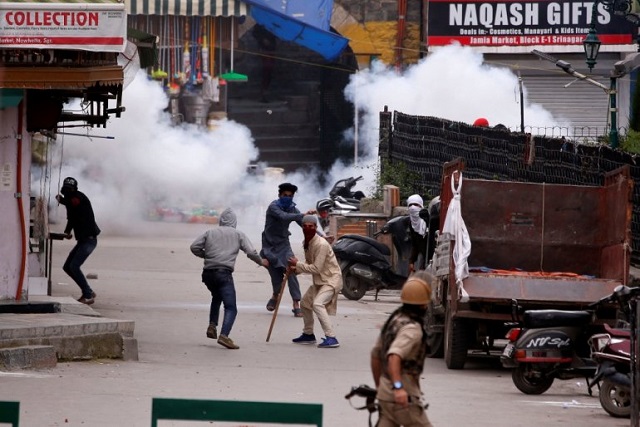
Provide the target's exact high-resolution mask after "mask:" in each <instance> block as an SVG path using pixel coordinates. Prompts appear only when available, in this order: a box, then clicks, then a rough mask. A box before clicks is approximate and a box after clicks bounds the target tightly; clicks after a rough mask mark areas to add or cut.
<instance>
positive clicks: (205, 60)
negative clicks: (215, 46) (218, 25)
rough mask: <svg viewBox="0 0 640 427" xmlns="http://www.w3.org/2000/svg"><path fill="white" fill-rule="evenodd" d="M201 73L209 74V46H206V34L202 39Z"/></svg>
mask: <svg viewBox="0 0 640 427" xmlns="http://www.w3.org/2000/svg"><path fill="white" fill-rule="evenodd" d="M202 75H203V76H204V77H207V76H208V75H209V46H207V36H204V39H203V40H202Z"/></svg>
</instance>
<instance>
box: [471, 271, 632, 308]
mask: <svg viewBox="0 0 640 427" xmlns="http://www.w3.org/2000/svg"><path fill="white" fill-rule="evenodd" d="M463 284H464V289H465V291H467V293H468V294H469V299H470V300H473V301H479V300H482V301H495V302H501V301H502V302H504V301H509V300H511V299H516V300H518V302H519V303H529V302H531V303H535V302H545V303H549V304H556V303H569V304H590V303H592V302H594V301H597V300H598V299H600V298H602V297H603V296H604V295H607V294H609V293H611V292H613V289H614V288H615V287H616V286H618V285H619V284H620V281H618V280H613V279H588V278H580V277H552V276H544V277H536V276H533V275H532V276H526V275H521V274H518V275H509V276H507V275H494V274H490V273H470V274H469V277H467V278H466V279H465V280H464V281H463Z"/></svg>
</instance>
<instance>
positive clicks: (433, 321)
mask: <svg viewBox="0 0 640 427" xmlns="http://www.w3.org/2000/svg"><path fill="white" fill-rule="evenodd" d="M425 326H426V327H427V346H428V348H427V357H429V358H431V359H441V358H442V356H444V333H442V332H440V331H438V332H435V331H433V330H430V329H435V328H437V327H438V326H440V327H442V319H441V318H440V317H437V316H436V315H435V314H434V313H433V303H429V306H428V307H427V314H426V315H425Z"/></svg>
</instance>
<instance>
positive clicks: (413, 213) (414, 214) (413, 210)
mask: <svg viewBox="0 0 640 427" xmlns="http://www.w3.org/2000/svg"><path fill="white" fill-rule="evenodd" d="M421 210H422V208H421V207H420V206H409V216H410V217H411V218H412V219H413V218H420V216H419V215H420V211H421Z"/></svg>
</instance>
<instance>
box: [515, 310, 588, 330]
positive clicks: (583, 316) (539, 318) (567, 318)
mask: <svg viewBox="0 0 640 427" xmlns="http://www.w3.org/2000/svg"><path fill="white" fill-rule="evenodd" d="M591 318H592V314H591V313H590V312H588V311H566V310H528V311H525V312H524V316H523V323H524V326H525V327H526V328H548V327H553V326H585V325H588V324H589V323H591Z"/></svg>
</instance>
